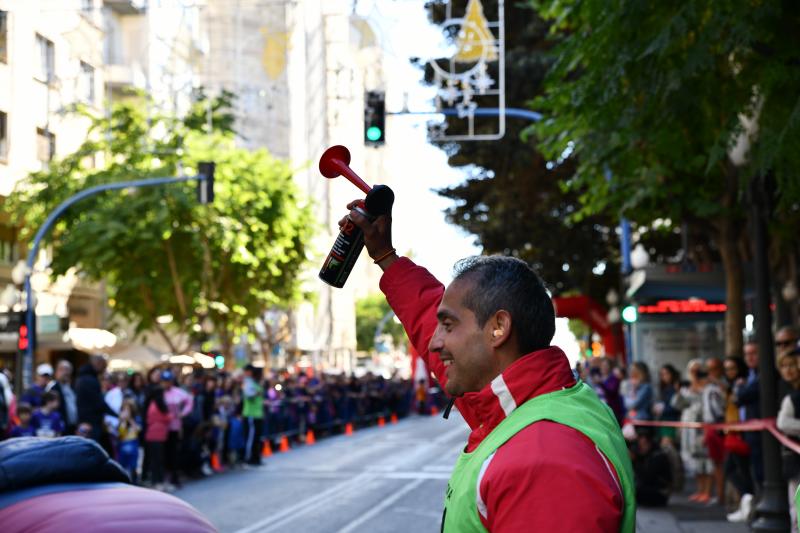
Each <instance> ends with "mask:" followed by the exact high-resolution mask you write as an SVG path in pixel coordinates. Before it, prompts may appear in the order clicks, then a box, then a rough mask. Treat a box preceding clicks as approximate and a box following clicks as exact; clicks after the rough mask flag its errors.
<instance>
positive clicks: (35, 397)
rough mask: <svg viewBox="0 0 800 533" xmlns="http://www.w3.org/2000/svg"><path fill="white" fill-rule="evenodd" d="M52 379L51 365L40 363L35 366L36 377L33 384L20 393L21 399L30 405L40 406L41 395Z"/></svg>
mask: <svg viewBox="0 0 800 533" xmlns="http://www.w3.org/2000/svg"><path fill="white" fill-rule="evenodd" d="M52 379H53V367H52V366H50V365H49V364H48V363H42V364H41V365H39V366H37V367H36V379H35V380H34V382H33V385H31V387H30V388H29V389H28V390H26V391H25V392H24V393H23V394H22V398H21V401H23V402H25V403H27V404H29V405H30V406H31V407H41V406H42V395H43V394H44V393H45V391H46V390H47V388H48V387H47V386H48V384H49V383H50V381H51V380H52Z"/></svg>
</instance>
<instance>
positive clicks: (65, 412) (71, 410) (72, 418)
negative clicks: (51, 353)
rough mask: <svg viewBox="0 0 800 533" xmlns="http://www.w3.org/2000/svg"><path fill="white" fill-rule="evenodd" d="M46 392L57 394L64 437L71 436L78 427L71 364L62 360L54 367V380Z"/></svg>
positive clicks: (76, 400) (76, 401)
mask: <svg viewBox="0 0 800 533" xmlns="http://www.w3.org/2000/svg"><path fill="white" fill-rule="evenodd" d="M48 390H49V391H52V392H54V393H56V394H58V398H59V400H60V401H59V404H58V412H59V414H60V415H61V420H63V421H64V425H65V430H64V434H65V435H72V434H73V433H75V429H76V428H77V427H78V396H77V395H76V394H75V389H73V388H72V363H70V362H69V361H67V360H65V359H62V360H61V361H59V362H58V364H57V365H56V379H55V380H54V381H52V382H51V383H50V385H48Z"/></svg>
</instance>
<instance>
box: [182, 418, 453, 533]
mask: <svg viewBox="0 0 800 533" xmlns="http://www.w3.org/2000/svg"><path fill="white" fill-rule="evenodd" d="M467 434H468V429H467V425H466V424H465V423H464V421H463V420H462V419H461V417H460V416H459V415H458V414H457V413H455V412H453V413H452V414H451V416H450V419H449V420H444V419H442V417H441V416H434V417H412V418H409V419H404V420H401V421H400V422H399V423H398V424H389V423H387V424H386V426H385V427H372V428H367V429H361V430H357V431H356V432H355V433H354V434H353V435H351V436H345V435H341V436H336V437H331V438H327V439H321V440H318V441H317V443H316V444H314V445H311V446H300V447H297V448H293V449H292V450H291V451H289V452H286V453H276V454H274V455H273V456H272V457H269V458H267V459H265V466H262V467H260V468H253V469H250V470H234V471H229V472H225V473H223V474H220V475H215V476H212V477H209V478H206V479H202V480H198V481H196V482H191V483H188V484H186V485H185V486H184V488H182V489H181V490H179V491H177V492H175V495H176V496H178V497H179V498H181V499H183V500H185V501H187V502H189V503H191V504H192V505H194V506H195V507H196V508H197V509H199V510H200V511H201V512H202V513H203V514H205V515H206V517H208V518H209V519H210V520H211V522H212V523H213V524H214V525H215V526H216V527H218V528H219V530H220V531H222V532H230V533H256V532H269V531H279V532H284V531H288V532H295V533H301V532H302V533H315V532H319V533H333V532H338V533H359V532H364V533H366V532H370V533H380V532H408V531H414V532H419V533H426V532H431V533H435V532H438V531H439V527H440V520H441V516H442V504H443V501H444V492H445V489H446V487H447V480H448V478H449V477H450V472H451V471H452V468H453V465H454V464H455V461H456V459H457V457H458V454H459V452H460V450H461V449H462V447H463V446H464V444H465V442H466V438H467Z"/></svg>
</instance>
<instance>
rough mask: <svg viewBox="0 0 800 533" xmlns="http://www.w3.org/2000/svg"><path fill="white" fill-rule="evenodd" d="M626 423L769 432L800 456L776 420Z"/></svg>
mask: <svg viewBox="0 0 800 533" xmlns="http://www.w3.org/2000/svg"><path fill="white" fill-rule="evenodd" d="M625 423H626V424H627V423H630V424H632V425H634V426H646V427H672V428H692V429H704V428H711V429H718V430H724V431H763V430H765V429H766V430H767V431H769V432H770V433H771V434H772V436H773V437H775V438H776V439H777V440H778V442H780V443H781V444H783V445H784V446H786V447H787V448H789V449H790V450H792V451H793V452H795V453H797V454H800V443H798V442H797V441H794V440H792V439H790V438H789V437H787V436H786V435H784V434H783V433H781V432H780V430H779V429H778V427H777V426H776V425H775V419H774V418H757V419H755V420H747V421H746V422H735V423H719V424H706V423H704V422H677V421H676V422H671V421H670V422H665V421H663V420H626V421H625Z"/></svg>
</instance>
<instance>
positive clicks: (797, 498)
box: [794, 485, 800, 528]
mask: <svg viewBox="0 0 800 533" xmlns="http://www.w3.org/2000/svg"><path fill="white" fill-rule="evenodd" d="M794 506H795V508H796V509H800V485H799V486H798V487H797V490H796V491H795V493H794ZM797 527H798V528H800V513H797Z"/></svg>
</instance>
